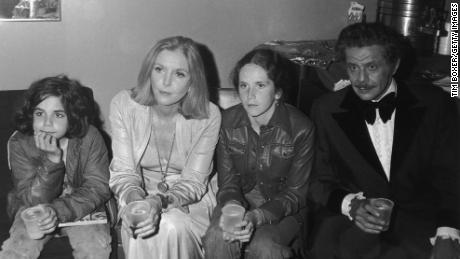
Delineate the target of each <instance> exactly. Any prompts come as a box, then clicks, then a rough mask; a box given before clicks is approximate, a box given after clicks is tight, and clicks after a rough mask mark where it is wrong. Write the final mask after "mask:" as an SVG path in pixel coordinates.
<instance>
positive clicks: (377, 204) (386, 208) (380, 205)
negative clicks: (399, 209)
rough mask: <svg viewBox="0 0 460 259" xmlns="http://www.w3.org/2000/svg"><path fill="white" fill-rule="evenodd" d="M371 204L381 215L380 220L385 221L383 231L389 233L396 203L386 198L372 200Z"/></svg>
mask: <svg viewBox="0 0 460 259" xmlns="http://www.w3.org/2000/svg"><path fill="white" fill-rule="evenodd" d="M370 204H371V206H373V207H374V208H376V209H377V210H378V211H379V213H380V217H379V218H380V219H382V220H383V221H385V223H384V226H383V229H382V231H387V230H388V227H389V226H390V219H391V212H392V211H393V206H394V202H393V201H391V200H389V199H385V198H373V199H370Z"/></svg>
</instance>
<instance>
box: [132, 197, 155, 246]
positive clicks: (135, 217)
mask: <svg viewBox="0 0 460 259" xmlns="http://www.w3.org/2000/svg"><path fill="white" fill-rule="evenodd" d="M150 210H151V208H150V203H148V202H147V201H144V200H141V201H133V202H130V203H128V205H126V215H127V217H126V218H127V220H128V221H129V224H130V227H131V230H132V231H133V233H134V230H136V228H137V225H138V224H139V223H141V222H142V221H144V220H146V219H147V218H148V216H149V213H150ZM134 238H136V236H134Z"/></svg>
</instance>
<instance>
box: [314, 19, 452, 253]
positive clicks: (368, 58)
mask: <svg viewBox="0 0 460 259" xmlns="http://www.w3.org/2000/svg"><path fill="white" fill-rule="evenodd" d="M336 50H337V52H338V54H339V57H341V58H342V60H343V61H345V64H346V67H347V73H348V75H349V79H350V81H351V86H349V87H346V88H344V89H342V90H339V91H337V92H334V93H330V94H327V95H324V96H322V97H320V98H319V99H318V100H317V101H316V102H315V103H314V105H313V109H312V118H313V120H314V122H315V123H316V127H317V149H316V159H315V166H314V171H313V174H312V177H311V178H312V180H311V185H310V198H311V199H312V201H313V202H314V203H316V204H317V205H318V207H319V209H318V211H317V213H316V214H315V224H314V230H313V233H312V237H311V240H312V242H313V245H312V250H311V251H312V254H313V256H314V258H319V259H329V258H331V259H332V258H341V259H343V258H350V259H358V258H392V259H393V258H394V259H399V258H417V259H423V258H435V259H451V258H459V257H458V256H459V254H460V251H459V239H460V237H459V229H460V192H459V190H460V181H459V178H460V152H459V150H460V142H459V135H460V130H459V116H458V113H457V108H456V106H455V100H454V98H450V97H449V96H448V95H447V93H445V92H443V91H442V90H440V89H438V88H435V87H429V88H428V87H422V86H417V85H405V84H404V83H403V82H400V81H396V80H395V79H394V78H393V75H394V74H395V73H396V71H397V70H398V66H399V63H400V59H401V58H400V57H401V36H400V35H399V34H397V33H396V32H394V31H393V30H391V29H390V28H388V27H385V26H384V25H381V24H377V23H357V24H353V25H349V26H348V27H346V28H345V29H343V30H342V32H341V33H340V36H339V39H338V42H337V46H336ZM371 198H387V199H390V200H392V201H393V202H394V204H395V205H394V208H393V213H392V217H391V221H390V226H389V229H388V230H386V231H383V228H384V222H383V221H382V220H381V219H380V218H379V211H378V210H377V209H376V208H375V207H373V206H371V204H370V202H369V201H370V199H371ZM430 256H432V257H430Z"/></svg>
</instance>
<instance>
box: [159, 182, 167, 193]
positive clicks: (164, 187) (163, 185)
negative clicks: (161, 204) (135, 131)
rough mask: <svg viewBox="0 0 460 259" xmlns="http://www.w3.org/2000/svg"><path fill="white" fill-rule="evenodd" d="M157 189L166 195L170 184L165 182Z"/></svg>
mask: <svg viewBox="0 0 460 259" xmlns="http://www.w3.org/2000/svg"><path fill="white" fill-rule="evenodd" d="M157 188H158V190H159V191H160V192H162V193H165V192H167V191H168V189H169V186H168V184H167V183H165V182H159V183H158V185H157Z"/></svg>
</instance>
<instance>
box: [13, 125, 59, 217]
mask: <svg viewBox="0 0 460 259" xmlns="http://www.w3.org/2000/svg"><path fill="white" fill-rule="evenodd" d="M18 135H20V136H24V135H22V134H20V133H18V132H16V133H14V134H13V136H12V137H11V138H10V140H9V142H8V151H9V155H8V161H9V163H10V168H11V171H12V177H13V186H14V189H13V190H14V192H15V197H14V198H12V200H11V201H10V203H13V204H9V205H8V206H9V211H8V212H9V214H10V215H15V213H16V212H17V210H18V209H19V207H20V206H26V207H30V206H34V205H37V204H40V203H49V202H51V201H52V200H53V199H55V198H56V197H57V196H58V195H59V194H60V193H61V191H62V183H63V180H64V175H65V167H64V163H63V162H62V161H61V162H60V163H57V164H56V163H53V162H51V161H49V160H48V159H47V158H46V156H45V155H44V154H40V155H39V156H37V157H31V156H29V155H28V152H26V151H25V150H24V148H25V146H24V145H21V139H20V137H19V136H18ZM31 148H34V147H31Z"/></svg>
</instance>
